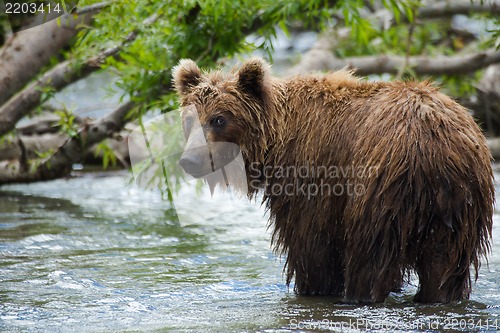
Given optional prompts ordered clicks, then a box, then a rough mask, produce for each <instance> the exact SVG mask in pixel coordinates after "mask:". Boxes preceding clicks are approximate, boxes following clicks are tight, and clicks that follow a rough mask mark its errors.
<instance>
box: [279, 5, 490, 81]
mask: <svg viewBox="0 0 500 333" xmlns="http://www.w3.org/2000/svg"><path fill="white" fill-rule="evenodd" d="M469 13H500V0H489V1H487V0H485V1H484V2H477V1H475V2H472V1H470V0H456V1H440V2H437V3H431V4H425V5H424V6H423V7H421V8H419V10H418V13H417V15H416V17H415V19H433V18H438V17H443V16H444V17H448V16H452V15H456V14H469ZM388 15H389V17H388ZM370 17H371V18H372V19H373V20H374V21H375V22H376V23H374V24H378V25H380V26H381V27H382V26H385V25H386V23H388V24H392V25H393V24H395V20H394V18H393V17H392V15H391V14H390V13H389V11H388V10H385V9H384V10H379V11H377V12H375V13H373V14H371V15H370ZM405 19H406V18H405ZM350 34H351V30H350V29H349V28H340V29H335V30H334V31H330V32H329V33H328V34H323V35H321V36H320V37H319V38H318V40H317V42H316V43H315V44H314V46H313V47H312V48H311V49H310V50H309V51H308V52H306V53H305V54H303V55H302V58H301V59H300V61H299V62H298V63H297V64H296V65H295V66H293V67H292V68H290V69H289V70H288V73H289V74H297V73H307V72H311V71H317V70H331V69H338V68H342V67H343V66H342V65H344V66H346V65H349V63H348V62H349V61H346V63H345V64H344V63H342V61H343V60H340V59H335V58H332V57H333V52H332V50H334V49H335V47H336V46H337V45H338V43H339V41H341V40H344V39H346V38H349V36H350ZM479 56H480V55H479ZM464 57H466V56H464ZM480 57H481V56H480ZM389 60H393V61H392V63H398V64H400V66H401V67H399V68H396V69H395V70H396V72H397V70H398V69H401V68H402V67H403V66H404V63H401V62H400V59H399V58H398V57H392V56H391V57H389ZM415 60H417V59H414V61H415ZM421 60H423V61H424V62H426V61H427V59H425V58H422V59H421ZM442 60H447V58H443V59H442ZM457 60H458V58H457ZM354 61H355V62H356V64H355V65H354V66H353V67H357V68H359V69H360V70H359V71H358V73H361V74H362V73H363V68H364V67H365V65H370V66H369V67H370V68H372V67H373V66H374V65H372V64H373V62H374V61H375V62H381V63H385V60H384V59H383V57H380V58H377V59H375V58H373V57H366V58H365V59H364V58H361V57H360V58H359V59H355V60H354ZM437 61H439V60H437ZM495 62H496V61H493V62H492V63H495ZM414 64H415V63H413V65H414ZM339 66H340V67H339ZM486 66H488V65H487V64H485V65H483V66H480V67H479V68H483V67H486ZM386 67H387V66H386ZM389 67H391V66H389ZM394 68H395V67H392V68H391V69H390V71H386V70H383V71H382V70H380V71H375V70H370V71H367V73H366V74H378V73H394ZM474 70H475V69H474ZM470 71H473V70H466V71H465V72H470ZM424 73H425V72H424ZM428 74H433V73H428Z"/></svg>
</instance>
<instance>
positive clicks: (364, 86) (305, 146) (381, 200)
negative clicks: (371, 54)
mask: <svg viewBox="0 0 500 333" xmlns="http://www.w3.org/2000/svg"><path fill="white" fill-rule="evenodd" d="M269 67H270V66H269V65H268V64H267V63H265V62H264V61H263V60H260V59H252V60H249V61H247V62H245V63H244V64H243V65H242V66H241V68H240V69H239V70H238V69H234V70H232V71H231V72H230V73H225V72H222V71H213V72H202V71H201V70H200V69H199V68H198V67H197V65H196V64H195V63H194V62H193V61H191V60H182V61H181V62H180V63H179V65H178V66H177V67H176V68H174V73H173V75H174V83H175V87H176V90H177V92H178V94H179V95H180V102H181V105H182V106H188V105H194V106H195V108H196V110H197V112H198V117H199V121H200V125H201V128H202V131H198V134H197V135H202V136H204V138H203V140H206V142H207V145H208V147H209V149H210V145H211V144H212V143H215V142H230V143H234V144H236V145H238V146H239V147H240V149H241V154H242V156H243V158H244V161H245V168H246V177H247V181H248V195H249V197H251V198H252V197H255V194H256V193H257V192H259V191H261V192H262V193H263V201H264V203H265V204H266V207H267V208H268V209H269V211H270V216H271V221H270V223H271V225H272V226H273V230H274V231H273V237H272V241H273V244H274V245H275V249H276V251H277V252H278V253H279V254H286V266H285V267H286V272H287V284H290V282H291V280H292V279H293V277H294V276H295V291H296V292H297V293H298V294H300V295H337V296H339V297H341V296H343V298H344V300H345V301H346V302H356V303H357V302H361V303H365V302H366V303H371V302H381V301H384V299H385V298H386V297H387V296H388V294H389V293H390V292H391V291H394V290H396V289H398V288H400V287H401V285H402V283H403V282H404V281H406V280H407V279H409V274H410V272H416V274H417V275H418V278H419V289H418V293H417V294H416V296H415V301H417V302H425V303H430V302H451V301H457V300H461V299H467V298H468V297H469V295H470V291H471V276H470V268H471V266H473V267H474V269H475V272H476V274H475V279H477V275H478V273H477V272H478V269H479V266H480V259H481V257H482V256H484V255H486V254H487V253H488V251H489V250H490V239H491V230H492V214H493V204H494V184H493V173H492V168H491V155H490V152H489V150H488V147H487V145H486V140H485V137H484V136H483V134H482V132H481V130H480V128H479V127H478V126H477V124H476V123H475V122H474V120H473V118H472V117H471V116H470V115H469V113H468V112H467V110H466V109H464V108H463V107H462V106H460V105H459V104H457V103H456V102H454V101H453V100H452V99H451V98H449V97H448V96H446V95H444V94H442V93H440V92H439V91H438V89H437V88H436V87H435V86H433V85H432V84H431V83H430V82H399V81H398V82H367V81H364V80H360V79H358V78H356V77H354V76H353V75H352V74H351V73H350V72H349V71H346V70H341V71H338V72H334V73H329V74H315V75H305V76H295V77H290V78H276V77H272V76H271V75H270V73H269V72H270V70H269ZM190 117H191V116H189V115H186V114H184V115H183V126H184V130H185V134H186V136H187V138H189V137H190V135H191V134H192V133H190V126H191V124H192V123H193V121H192V119H190ZM200 133H201V134H200ZM188 142H194V141H193V140H188ZM191 148H194V147H189V143H188V145H187V147H186V150H185V151H184V153H183V155H182V158H181V160H180V164H181V166H182V167H183V168H184V170H185V171H186V172H187V173H190V174H193V175H200V174H201V173H200V170H203V169H204V168H206V166H207V164H208V165H209V167H210V163H213V161H212V162H211V161H210V160H208V161H207V159H206V158H202V157H200V154H199V152H198V151H197V150H196V149H191ZM213 149H216V148H213ZM212 153H213V156H216V155H217V154H215V153H216V152H212ZM212 153H211V156H212ZM212 166H213V164H212Z"/></svg>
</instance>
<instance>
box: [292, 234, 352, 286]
mask: <svg viewBox="0 0 500 333" xmlns="http://www.w3.org/2000/svg"><path fill="white" fill-rule="evenodd" d="M315 238H316V239H318V236H317V235H316V237H315ZM319 238H321V237H319ZM306 244H308V246H306V247H300V248H299V247H297V248H291V249H290V250H289V252H288V256H287V267H288V282H290V280H291V278H292V276H293V275H295V288H294V290H295V292H296V293H297V294H299V295H333V296H341V295H342V293H343V291H344V276H343V274H342V272H343V265H342V262H341V255H340V253H339V250H338V249H337V248H336V247H335V246H333V244H331V243H330V242H328V241H326V240H325V241H318V242H315V244H314V246H311V245H312V244H311V242H309V243H307V242H306Z"/></svg>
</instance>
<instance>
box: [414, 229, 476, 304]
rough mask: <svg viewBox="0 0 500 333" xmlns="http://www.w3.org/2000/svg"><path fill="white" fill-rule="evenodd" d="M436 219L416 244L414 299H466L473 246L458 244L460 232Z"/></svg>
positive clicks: (427, 301) (430, 301)
mask: <svg viewBox="0 0 500 333" xmlns="http://www.w3.org/2000/svg"><path fill="white" fill-rule="evenodd" d="M438 222H439V223H434V225H435V226H434V227H433V228H432V230H431V232H430V233H427V235H428V237H427V238H425V239H424V240H423V241H422V242H421V246H419V248H418V255H417V258H416V270H417V274H418V277H419V280H420V286H419V291H418V292H417V294H416V295H415V302H420V303H448V302H453V301H459V300H462V299H467V298H468V297H469V294H470V288H471V278H470V265H471V258H473V253H471V252H470V251H471V250H472V249H467V248H466V247H464V246H461V245H460V243H459V241H458V239H459V238H460V235H458V234H457V233H456V232H454V231H453V230H452V229H451V228H450V227H448V226H446V225H445V224H444V223H442V222H440V221H438Z"/></svg>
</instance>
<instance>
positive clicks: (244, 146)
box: [173, 59, 270, 177]
mask: <svg viewBox="0 0 500 333" xmlns="http://www.w3.org/2000/svg"><path fill="white" fill-rule="evenodd" d="M268 72H269V65H268V64H266V63H265V62H264V61H263V60H261V59H252V60H249V61H247V62H246V63H244V64H243V65H242V67H241V68H240V69H239V70H232V71H231V72H229V73H224V72H221V71H213V72H202V71H201V70H200V69H199V68H198V66H197V65H196V63H195V62H193V61H192V60H187V59H184V60H181V61H180V63H179V65H178V66H176V67H175V68H174V69H173V78H174V84H175V89H176V91H177V93H178V94H179V96H180V101H181V107H182V112H181V114H182V126H183V129H184V134H185V138H186V142H187V143H186V146H185V150H184V152H183V154H182V157H181V159H180V161H179V163H180V165H181V167H182V168H183V169H184V171H186V172H187V173H189V174H191V175H192V176H194V177H202V176H204V175H207V174H209V173H211V172H213V171H214V170H217V169H219V168H221V167H223V166H224V165H226V164H227V163H229V162H231V160H233V159H234V158H235V157H236V155H238V154H239V152H240V150H241V153H242V155H243V158H244V159H245V160H248V159H250V160H254V159H255V154H256V153H257V151H261V150H262V149H263V148H265V147H263V146H265V143H264V142H263V134H264V132H265V128H264V125H263V123H265V121H264V120H263V119H262V118H263V115H264V113H265V112H264V111H265V109H266V103H267V100H268V99H269V89H270V84H269V83H268V80H270V78H269V77H270V76H269V73H268ZM260 154H263V153H262V152H261V153H260Z"/></svg>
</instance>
